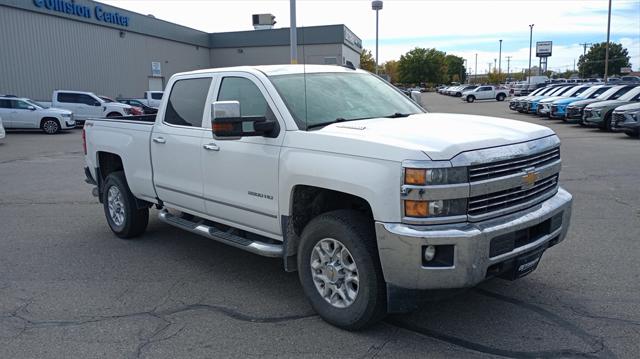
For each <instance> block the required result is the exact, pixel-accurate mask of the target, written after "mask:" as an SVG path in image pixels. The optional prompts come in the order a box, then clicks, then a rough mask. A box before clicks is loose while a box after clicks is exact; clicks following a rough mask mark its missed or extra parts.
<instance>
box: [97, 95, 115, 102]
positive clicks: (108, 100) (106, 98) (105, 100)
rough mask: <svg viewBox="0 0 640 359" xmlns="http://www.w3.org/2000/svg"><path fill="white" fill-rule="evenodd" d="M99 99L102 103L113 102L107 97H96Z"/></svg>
mask: <svg viewBox="0 0 640 359" xmlns="http://www.w3.org/2000/svg"><path fill="white" fill-rule="evenodd" d="M98 97H100V98H101V99H102V100H103V101H104V102H106V103H109V102H115V101H114V100H112V99H110V98H109V97H107V96H98Z"/></svg>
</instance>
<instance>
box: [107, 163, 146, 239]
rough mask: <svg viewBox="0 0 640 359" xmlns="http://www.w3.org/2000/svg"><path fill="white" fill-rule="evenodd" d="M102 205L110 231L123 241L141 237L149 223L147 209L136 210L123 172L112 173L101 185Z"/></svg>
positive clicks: (134, 200) (134, 201)
mask: <svg viewBox="0 0 640 359" xmlns="http://www.w3.org/2000/svg"><path fill="white" fill-rule="evenodd" d="M102 203H103V206H104V214H105V216H106V217H107V223H108V224H109V228H111V231H112V232H113V233H114V234H115V235H116V236H118V237H120V238H123V239H128V238H133V237H136V236H139V235H141V234H142V233H144V231H145V230H146V229H147V224H148V223H149V208H138V207H137V204H136V198H135V197H134V196H133V194H132V193H131V191H130V190H129V185H128V184H127V179H126V178H125V176H124V172H122V171H118V172H113V173H111V174H110V175H108V176H107V178H106V179H105V181H104V185H103V192H102Z"/></svg>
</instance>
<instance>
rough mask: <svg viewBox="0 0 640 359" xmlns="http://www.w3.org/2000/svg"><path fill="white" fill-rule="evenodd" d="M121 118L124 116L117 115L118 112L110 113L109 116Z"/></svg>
mask: <svg viewBox="0 0 640 359" xmlns="http://www.w3.org/2000/svg"><path fill="white" fill-rule="evenodd" d="M121 116H122V115H120V114H119V113H117V112H110V113H109V114H108V115H107V117H121Z"/></svg>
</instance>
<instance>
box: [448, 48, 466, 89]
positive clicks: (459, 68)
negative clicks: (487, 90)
mask: <svg viewBox="0 0 640 359" xmlns="http://www.w3.org/2000/svg"><path fill="white" fill-rule="evenodd" d="M445 62H446V64H447V80H446V82H447V83H450V82H451V81H456V82H460V83H464V82H465V81H466V79H467V71H466V69H465V67H464V59H463V58H462V57H459V56H456V55H447V56H446V57H445Z"/></svg>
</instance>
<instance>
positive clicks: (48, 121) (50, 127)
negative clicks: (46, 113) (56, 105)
mask: <svg viewBox="0 0 640 359" xmlns="http://www.w3.org/2000/svg"><path fill="white" fill-rule="evenodd" d="M40 129H41V130H42V131H44V133H46V134H47V135H55V134H56V133H58V132H60V122H58V120H56V119H53V118H45V119H42V121H41V122H40Z"/></svg>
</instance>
